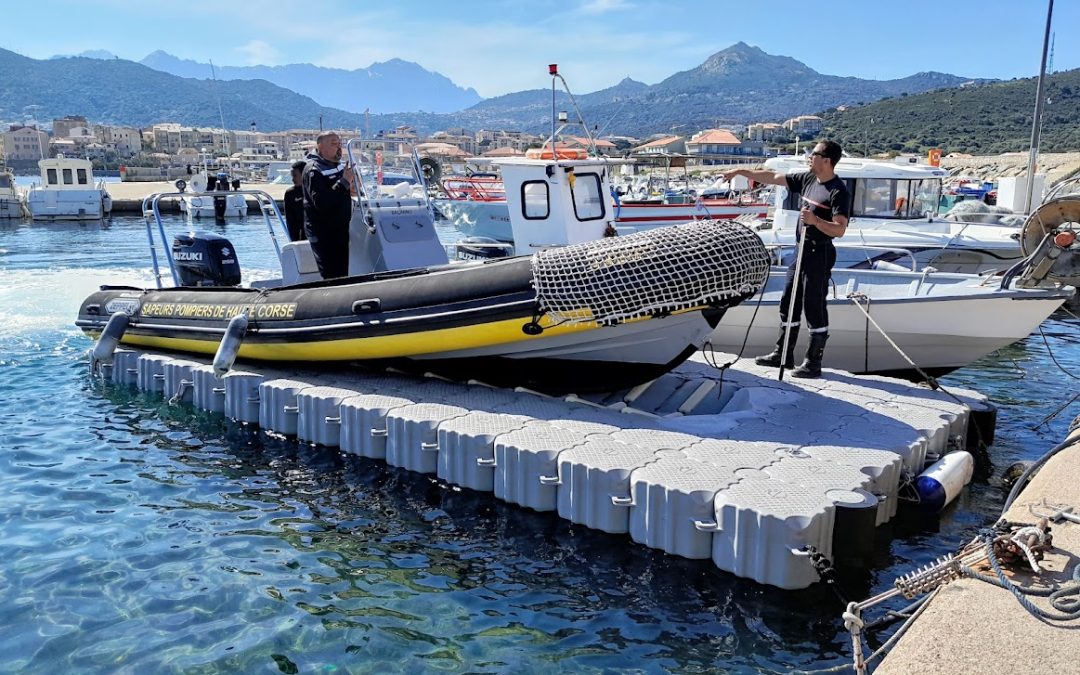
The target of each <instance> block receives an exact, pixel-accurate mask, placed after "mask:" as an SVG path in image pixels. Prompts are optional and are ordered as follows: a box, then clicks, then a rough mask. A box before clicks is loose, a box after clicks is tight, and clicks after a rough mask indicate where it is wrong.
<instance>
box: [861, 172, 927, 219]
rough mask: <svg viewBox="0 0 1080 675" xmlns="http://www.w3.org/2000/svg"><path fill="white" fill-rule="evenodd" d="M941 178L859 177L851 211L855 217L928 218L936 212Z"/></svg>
mask: <svg viewBox="0 0 1080 675" xmlns="http://www.w3.org/2000/svg"><path fill="white" fill-rule="evenodd" d="M940 199H941V180H940V179H937V178H925V179H919V180H896V179H892V178H860V179H858V180H856V181H855V194H854V197H853V200H852V205H851V215H852V216H853V217H855V218H859V217H862V218H895V219H911V218H925V217H927V216H933V215H936V214H937V212H938V202H939V200H940Z"/></svg>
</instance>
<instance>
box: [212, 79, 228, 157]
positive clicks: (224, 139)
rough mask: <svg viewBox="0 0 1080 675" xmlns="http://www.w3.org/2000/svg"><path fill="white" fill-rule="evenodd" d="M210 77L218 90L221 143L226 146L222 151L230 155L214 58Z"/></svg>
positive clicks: (216, 90)
mask: <svg viewBox="0 0 1080 675" xmlns="http://www.w3.org/2000/svg"><path fill="white" fill-rule="evenodd" d="M210 79H212V80H213V81H214V91H215V92H217V97H218V98H217V111H218V117H219V118H220V119H221V144H222V146H224V147H223V148H222V151H223V152H224V153H225V154H226V155H228V154H229V148H228V142H229V132H228V131H226V130H225V112H224V111H223V110H222V109H221V89H220V85H218V81H217V75H216V74H215V73H214V60H213V59H210Z"/></svg>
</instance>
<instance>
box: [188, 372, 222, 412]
mask: <svg viewBox="0 0 1080 675" xmlns="http://www.w3.org/2000/svg"><path fill="white" fill-rule="evenodd" d="M191 374H192V380H193V381H194V384H193V385H192V386H193V387H194V389H193V390H192V392H191V404H192V405H194V406H195V407H196V408H198V409H199V410H205V411H206V412H211V413H217V414H219V415H220V414H223V413H224V412H225V383H224V382H222V381H221V380H219V379H218V376H217V374H216V373H215V372H214V367H213V366H199V367H198V368H192V369H191Z"/></svg>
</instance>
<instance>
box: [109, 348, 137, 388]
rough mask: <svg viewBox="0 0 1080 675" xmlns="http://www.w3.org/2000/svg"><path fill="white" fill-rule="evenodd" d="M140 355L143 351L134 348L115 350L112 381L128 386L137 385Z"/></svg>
mask: <svg viewBox="0 0 1080 675" xmlns="http://www.w3.org/2000/svg"><path fill="white" fill-rule="evenodd" d="M140 356H142V352H139V351H135V350H132V349H117V350H116V351H115V352H113V369H112V381H113V382H114V383H115V384H123V385H127V386H134V385H137V384H138V383H139V357H140Z"/></svg>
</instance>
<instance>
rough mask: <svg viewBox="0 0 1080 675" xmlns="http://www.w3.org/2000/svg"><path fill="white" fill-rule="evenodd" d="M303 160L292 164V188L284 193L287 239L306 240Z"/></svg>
mask: <svg viewBox="0 0 1080 675" xmlns="http://www.w3.org/2000/svg"><path fill="white" fill-rule="evenodd" d="M306 164H307V162H304V161H303V160H300V161H296V162H293V165H292V187H290V188H289V189H288V190H286V191H285V226H286V227H287V228H288V229H289V239H290V240H291V241H300V240H301V239H306V238H307V237H306V235H305V234H304V166H306Z"/></svg>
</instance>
